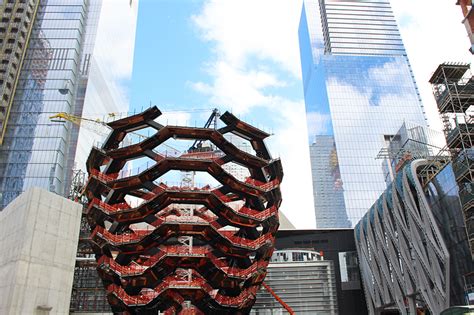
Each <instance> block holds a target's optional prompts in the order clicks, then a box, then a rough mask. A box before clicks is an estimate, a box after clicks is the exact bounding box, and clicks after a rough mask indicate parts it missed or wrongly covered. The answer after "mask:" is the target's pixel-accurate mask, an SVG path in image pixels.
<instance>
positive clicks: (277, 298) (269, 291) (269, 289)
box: [262, 282, 295, 315]
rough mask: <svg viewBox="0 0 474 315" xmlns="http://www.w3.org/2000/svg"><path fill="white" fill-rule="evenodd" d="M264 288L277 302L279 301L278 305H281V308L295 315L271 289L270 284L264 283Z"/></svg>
mask: <svg viewBox="0 0 474 315" xmlns="http://www.w3.org/2000/svg"><path fill="white" fill-rule="evenodd" d="M262 286H263V287H264V288H265V289H266V290H267V291H268V293H270V294H271V295H272V296H273V297H274V298H275V300H277V301H278V303H280V304H281V306H283V308H284V309H285V310H286V311H287V312H288V313H289V314H290V315H295V311H293V309H292V308H291V307H290V306H289V305H288V304H286V303H285V302H283V300H282V299H281V298H280V297H279V296H278V295H277V294H276V293H275V292H274V291H273V290H272V288H270V286H269V285H268V284H266V283H265V282H262Z"/></svg>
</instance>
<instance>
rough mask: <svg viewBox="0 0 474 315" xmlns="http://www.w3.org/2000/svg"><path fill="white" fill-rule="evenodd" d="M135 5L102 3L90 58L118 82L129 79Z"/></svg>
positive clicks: (120, 0)
mask: <svg viewBox="0 0 474 315" xmlns="http://www.w3.org/2000/svg"><path fill="white" fill-rule="evenodd" d="M137 10H138V1H133V2H132V3H131V4H130V1H129V0H105V1H102V8H101V13H100V19H99V24H98V26H97V37H96V41H95V47H94V58H96V59H98V60H100V63H101V64H103V65H105V68H106V69H107V71H109V72H111V73H113V75H114V77H116V78H118V79H131V77H132V68H133V54H134V49H133V47H134V43H135V33H136V32H135V31H136V22H137Z"/></svg>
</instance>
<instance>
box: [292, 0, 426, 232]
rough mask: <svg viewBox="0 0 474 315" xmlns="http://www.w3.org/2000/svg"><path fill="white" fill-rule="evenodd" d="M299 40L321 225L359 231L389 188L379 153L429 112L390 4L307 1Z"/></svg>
mask: <svg viewBox="0 0 474 315" xmlns="http://www.w3.org/2000/svg"><path fill="white" fill-rule="evenodd" d="M299 42H300V54H301V67H302V75H303V85H304V97H305V104H306V115H307V124H308V132H309V141H310V154H311V163H312V170H313V192H314V199H315V212H316V226H317V227H318V228H319V227H325V228H327V227H350V226H354V225H355V224H356V223H357V222H358V220H359V219H360V218H361V217H362V216H363V214H364V213H365V212H367V209H369V208H370V206H371V205H372V204H373V203H374V201H375V200H376V199H377V198H378V196H379V195H380V194H381V193H382V192H383V191H384V189H385V187H386V186H385V181H384V173H383V169H382V166H381V161H380V160H376V159H375V158H376V156H377V153H378V152H379V151H380V149H381V148H382V147H385V146H386V145H387V142H388V141H389V140H390V139H391V137H392V136H393V135H394V134H395V133H396V132H397V131H398V129H399V128H400V126H401V125H402V123H403V122H404V121H410V122H414V123H418V124H420V125H426V118H425V114H424V110H423V107H422V104H421V101H420V97H419V94H418V91H417V88H416V84H415V81H414V78H413V74H412V71H411V68H410V65H409V62H408V58H407V55H406V52H405V48H404V46H403V42H402V40H401V37H400V34H399V31H398V28H397V24H396V22H395V19H394V16H393V12H392V9H391V7H390V3H389V0H371V1H366V0H345V1H341V0H305V1H304V5H303V10H302V14H301V20H300V26H299Z"/></svg>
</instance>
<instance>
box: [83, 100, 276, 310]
mask: <svg viewBox="0 0 474 315" xmlns="http://www.w3.org/2000/svg"><path fill="white" fill-rule="evenodd" d="M160 114H161V113H160V112H159V111H158V109H157V108H155V107H154V108H150V109H149V110H147V111H145V112H143V113H142V114H139V115H135V116H131V117H128V118H125V119H121V120H118V121H115V122H112V123H110V124H109V126H110V127H111V128H112V129H113V131H112V133H111V135H110V136H109V138H108V139H107V141H106V142H105V143H104V145H103V146H102V148H100V149H99V148H94V149H93V150H92V152H91V154H90V156H89V160H88V164H87V168H88V172H89V181H88V183H87V186H86V190H85V192H86V196H87V199H88V201H89V204H88V208H87V210H86V216H87V220H88V223H89V225H90V226H91V229H92V232H91V241H92V245H93V246H92V247H93V250H94V253H95V255H96V258H97V260H98V271H99V274H100V276H101V278H102V280H103V282H104V285H105V287H106V291H107V297H108V300H109V302H110V304H111V305H112V309H113V311H115V312H120V311H128V312H131V313H136V312H140V311H144V310H148V311H151V310H155V311H158V310H160V311H169V312H176V311H183V310H190V311H191V310H192V311H193V312H195V313H200V312H204V313H205V314H213V313H215V314H223V313H236V312H239V311H241V312H244V313H245V312H248V311H249V310H250V308H251V307H252V305H253V303H254V302H255V295H256V292H257V290H258V288H259V287H260V285H261V284H262V281H263V279H264V278H265V274H266V267H267V265H268V262H269V260H270V257H271V254H272V252H273V244H274V238H275V233H276V231H277V229H278V207H279V205H280V202H281V195H280V189H279V184H280V181H281V178H282V176H283V173H282V169H281V162H280V160H279V159H272V158H271V156H270V154H269V152H268V150H267V149H266V146H265V145H264V142H263V140H264V139H265V138H266V137H268V134H266V133H265V132H262V131H260V130H258V129H256V128H254V127H252V126H250V125H248V124H246V123H244V122H242V121H240V120H238V119H237V118H236V117H235V116H233V115H232V114H230V113H225V114H223V115H222V116H221V120H222V121H223V122H224V123H225V124H226V126H225V127H223V128H220V129H218V130H215V129H211V128H188V127H171V126H162V125H160V124H158V123H157V122H155V121H154V119H155V118H157V117H158V116H159V115H160ZM150 127H151V128H153V129H154V130H155V131H156V133H155V134H154V135H153V136H151V137H150V138H148V139H146V140H143V141H140V142H138V143H136V144H132V145H128V146H124V147H120V148H119V146H120V143H121V142H122V140H123V139H124V138H125V136H126V134H127V133H128V132H131V131H135V130H138V129H142V128H150ZM227 133H233V134H235V135H237V136H239V137H241V138H243V139H246V140H247V141H249V142H250V143H251V145H252V148H253V150H254V151H255V155H251V154H249V153H246V152H243V151H240V150H239V149H238V148H237V147H235V146H234V145H232V144H231V143H229V142H228V141H227V140H226V139H225V137H224V135H225V134H227ZM170 138H173V139H204V140H208V141H210V142H212V143H213V144H214V145H215V146H216V147H218V148H219V149H220V151H222V152H223V155H218V156H213V155H212V154H211V155H209V153H206V154H204V155H196V154H192V155H190V156H186V155H185V156H179V157H167V156H163V155H161V154H160V153H159V150H157V147H158V146H159V145H160V144H162V143H163V142H165V141H166V140H167V139H170ZM142 157H148V158H149V159H151V160H153V161H154V165H152V166H150V167H149V168H148V169H146V170H144V171H142V172H140V173H139V174H137V175H134V176H123V175H121V174H123V173H121V170H123V167H124V166H125V165H126V164H127V161H129V160H134V159H140V158H142ZM227 163H237V164H240V165H242V166H245V167H246V168H248V170H249V173H250V177H248V178H247V179H246V180H245V182H242V181H239V180H237V179H235V178H234V177H233V176H232V175H231V174H229V173H227V172H226V171H224V169H223V168H222V166H223V165H225V164H227ZM171 170H181V171H201V172H207V173H209V174H210V175H212V176H213V177H214V178H215V179H216V180H217V181H218V182H219V183H220V186H218V187H217V188H211V187H210V186H204V187H201V188H196V187H177V186H168V185H166V184H164V183H163V182H161V181H160V177H161V176H162V175H164V174H166V173H167V172H168V171H171ZM128 198H133V199H134V200H139V202H138V205H137V206H135V207H131V206H130V205H129V203H128V202H127V200H129V199H128Z"/></svg>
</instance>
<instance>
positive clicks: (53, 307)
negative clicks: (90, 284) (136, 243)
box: [0, 187, 82, 314]
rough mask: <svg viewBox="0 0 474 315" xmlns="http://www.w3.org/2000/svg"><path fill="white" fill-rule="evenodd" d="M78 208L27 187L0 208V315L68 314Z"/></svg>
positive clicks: (54, 195)
mask: <svg viewBox="0 0 474 315" xmlns="http://www.w3.org/2000/svg"><path fill="white" fill-rule="evenodd" d="M81 211H82V206H81V205H80V204H78V203H75V202H73V201H70V200H68V199H65V198H63V197H61V196H58V195H56V194H53V193H50V192H48V191H45V190H43V189H40V188H36V187H35V188H32V189H30V190H28V191H26V192H24V193H23V194H21V195H20V196H19V197H18V198H16V199H15V200H14V201H13V202H11V203H10V204H9V205H8V206H7V207H6V208H5V209H4V210H3V211H2V212H0V314H67V313H68V312H69V301H70V298H71V290H72V281H73V275H74V263H75V257H76V250H77V241H78V237H79V228H80V221H81Z"/></svg>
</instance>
